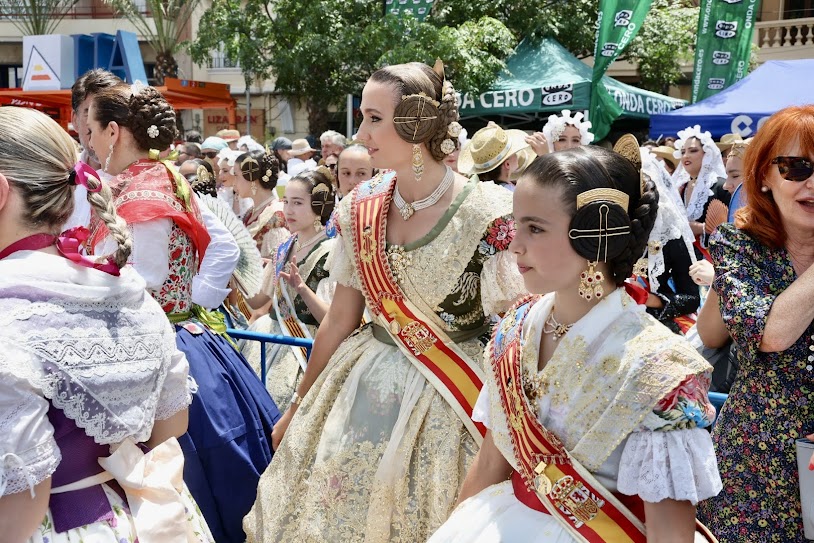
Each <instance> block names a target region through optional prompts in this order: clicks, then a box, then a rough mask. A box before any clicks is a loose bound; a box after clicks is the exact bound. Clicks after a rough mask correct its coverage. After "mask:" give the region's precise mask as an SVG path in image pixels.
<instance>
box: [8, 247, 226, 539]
mask: <svg viewBox="0 0 814 543" xmlns="http://www.w3.org/2000/svg"><path fill="white" fill-rule="evenodd" d="M77 246H78V245H77ZM42 247H44V245H40V246H38V247H37V246H34V247H30V250H20V251H17V252H13V254H10V255H9V256H5V257H3V256H0V497H3V496H9V495H10V494H15V493H18V492H25V493H26V494H28V493H29V492H33V490H34V486H35V485H37V484H39V483H41V482H43V481H44V480H45V479H47V478H48V477H51V496H50V499H49V504H48V505H49V508H48V513H47V515H46V516H45V518H44V519H43V521H42V523H41V524H40V526H39V527H38V528H37V529H36V531H35V532H34V534H33V536H32V537H31V539H29V541H30V542H32V543H70V542H78V541H86V542H99V543H101V542H109V543H125V542H129V543H133V542H135V541H138V540H139V539H140V540H141V541H158V540H159V539H160V540H161V541H166V542H168V543H169V542H173V543H189V542H192V541H207V542H208V541H214V540H213V538H212V535H211V534H210V532H209V529H208V528H207V525H206V522H205V521H204V520H203V517H202V515H201V514H200V511H199V510H198V509H197V506H196V505H195V502H194V500H193V499H192V497H191V496H190V495H189V492H188V491H187V490H186V488H185V486H184V484H183V453H182V452H181V448H180V447H179V445H178V441H177V440H176V439H175V438H171V439H169V440H167V441H165V442H164V443H162V444H160V445H158V446H157V447H156V448H155V449H153V450H152V451H150V450H148V449H147V448H146V446H144V445H141V444H142V443H143V442H145V441H147V440H148V439H149V437H150V434H151V433H152V431H153V424H154V421H156V420H163V419H168V418H170V417H172V416H173V415H174V414H176V413H177V412H179V411H181V410H183V409H186V407H187V406H188V405H189V404H190V402H191V401H192V393H193V391H194V389H195V383H194V381H193V380H191V379H188V378H187V372H188V369H189V366H188V365H187V360H186V358H185V357H184V355H183V354H182V353H181V352H179V351H178V349H177V347H176V345H175V333H174V331H173V329H172V327H171V326H170V324H169V323H168V322H167V320H166V319H165V318H164V317H163V312H162V311H161V308H160V307H159V306H158V304H157V303H156V302H155V301H154V300H153V299H152V297H150V295H149V294H147V292H146V290H145V284H144V280H143V279H142V278H141V277H140V276H139V275H138V274H137V273H136V272H135V271H134V270H133V269H132V268H129V267H126V268H124V269H123V270H121V275H120V276H119V277H115V276H114V275H111V274H109V273H106V272H105V271H100V270H98V269H89V268H88V267H82V266H81V265H79V264H75V263H73V262H71V261H69V260H68V259H67V258H63V257H62V256H57V255H52V254H47V253H43V252H39V251H35V250H33V249H36V248H42ZM4 252H5V253H6V254H8V251H4ZM73 256H74V257H76V258H77V259H79V258H80V257H79V254H78V252H77V253H74V255H73ZM143 472H144V473H148V474H150V475H149V476H147V477H144V478H143V477H142V475H141V474H142V473H143ZM5 535H7V534H2V535H0V539H2V540H4V541H6V539H5V538H4V536H5Z"/></svg>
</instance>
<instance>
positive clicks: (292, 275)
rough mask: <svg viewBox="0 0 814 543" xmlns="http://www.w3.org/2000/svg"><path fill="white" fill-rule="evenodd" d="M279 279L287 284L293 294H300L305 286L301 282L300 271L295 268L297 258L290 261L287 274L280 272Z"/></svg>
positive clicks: (303, 282)
mask: <svg viewBox="0 0 814 543" xmlns="http://www.w3.org/2000/svg"><path fill="white" fill-rule="evenodd" d="M280 277H281V278H282V279H283V281H285V282H286V283H288V286H290V287H291V288H292V289H294V292H297V293H299V292H301V291H302V288H303V287H305V286H306V284H305V281H303V280H302V276H301V275H300V269H299V268H298V267H297V257H294V258H292V259H291V262H290V263H289V269H288V272H287V273H286V272H284V271H281V272H280Z"/></svg>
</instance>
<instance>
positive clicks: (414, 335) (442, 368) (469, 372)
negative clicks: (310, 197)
mask: <svg viewBox="0 0 814 543" xmlns="http://www.w3.org/2000/svg"><path fill="white" fill-rule="evenodd" d="M394 175H395V174H393V173H392V172H388V173H387V174H384V175H380V176H379V177H378V178H376V179H374V180H372V181H370V182H369V184H368V183H366V184H364V185H362V186H360V187H358V188H357V190H355V191H354V192H353V203H352V205H351V221H350V222H351V230H352V232H351V233H350V234H351V239H352V240H353V247H354V258H355V260H356V266H357V269H358V270H359V275H360V278H361V282H362V292H363V293H364V295H365V298H366V300H367V304H368V307H369V308H370V310H371V312H372V313H373V315H374V320H375V321H376V322H378V323H379V324H380V325H381V326H382V327H383V328H385V329H386V330H388V332H389V334H390V335H391V336H392V338H393V340H394V341H395V343H396V345H397V346H398V347H399V349H401V351H402V352H403V353H404V354H405V355H406V356H407V357H408V358H409V359H410V361H411V362H413V364H414V365H415V366H416V368H417V369H418V370H419V371H420V372H421V373H422V374H423V375H424V377H425V378H426V379H427V380H428V381H429V382H430V383H431V384H432V385H433V386H434V387H435V389H436V390H437V391H438V392H439V393H440V394H441V395H442V396H443V397H444V399H445V400H446V401H447V402H448V403H449V405H450V406H452V408H453V409H454V410H455V411H456V413H457V414H458V416H460V417H461V420H462V421H463V423H464V425H465V426H466V428H467V429H468V430H469V432H470V433H471V434H472V436H473V437H474V439H475V441H476V442H477V443H478V444H480V443H481V441H482V440H483V436H484V435H485V434H486V428H485V427H484V426H483V425H482V424H480V423H477V422H474V421H473V420H472V409H473V408H474V406H475V402H476V401H477V399H478V394H479V393H480V389H481V387H482V386H483V373H482V370H481V368H480V367H479V366H478V365H477V364H476V363H475V362H473V361H472V360H470V359H469V357H468V356H467V355H466V354H464V352H463V351H461V349H460V348H459V347H458V346H457V345H456V344H455V342H453V341H452V340H451V339H450V338H449V337H448V336H447V334H445V333H444V332H443V331H442V330H440V329H438V328H437V327H436V326H434V325H433V324H432V323H431V321H430V320H429V319H428V318H426V317H424V315H422V313H421V312H420V311H419V310H418V309H417V308H416V307H415V306H414V305H413V304H412V303H410V301H409V300H407V298H406V297H405V296H404V293H403V292H402V291H401V288H400V287H399V286H398V283H397V282H396V280H395V278H394V276H393V272H392V270H391V269H390V264H389V262H388V260H387V254H386V253H385V246H386V242H385V223H386V220H387V210H388V208H389V205H390V199H391V192H392V190H393V187H394V186H395V182H394ZM377 181H378V183H377ZM381 183H384V185H381V186H377V185H379V184H381ZM370 185H372V186H373V189H374V190H373V191H372V194H371V193H369V192H370V190H369V189H370V188H371V187H370ZM363 188H365V189H367V190H366V191H365V192H362V191H360V190H359V189H363Z"/></svg>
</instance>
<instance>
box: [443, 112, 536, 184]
mask: <svg viewBox="0 0 814 543" xmlns="http://www.w3.org/2000/svg"><path fill="white" fill-rule="evenodd" d="M527 147H529V144H528V143H526V133H525V132H523V131H522V130H503V129H502V128H500V127H499V126H498V125H496V124H493V123H490V124H489V125H488V126H487V127H485V128H481V129H480V130H478V131H477V132H475V135H474V136H472V139H471V140H469V144H468V145H467V146H466V147H464V148H463V149H461V154H460V156H459V157H458V170H459V171H460V172H461V173H462V174H463V175H472V174H481V173H485V172H489V171H492V170H494V169H495V168H497V167H498V166H500V165H501V164H503V162H505V161H506V159H507V158H509V157H510V156H512V155H513V154H515V153H517V152H518V151H521V150H522V149H525V148H527ZM518 158H519V157H518Z"/></svg>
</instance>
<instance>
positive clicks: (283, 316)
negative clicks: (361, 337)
mask: <svg viewBox="0 0 814 543" xmlns="http://www.w3.org/2000/svg"><path fill="white" fill-rule="evenodd" d="M296 240H297V236H296V235H293V236H291V237H289V238H288V239H287V240H286V241H284V242H283V243H281V244H280V246H279V247H277V254H276V258H275V263H274V266H275V268H274V275H275V276H276V277H277V285H276V287H275V288H274V296H273V297H272V301H271V305H272V307H273V308H274V315H275V316H276V317H277V322H278V323H280V331H281V332H282V333H283V335H284V336H288V337H298V338H303V339H313V338H312V337H311V333H310V332H309V331H308V328H307V327H306V326H305V324H303V323H302V321H300V319H299V318H298V317H297V312H296V310H295V309H294V302H293V301H292V300H291V297H290V296H289V294H288V291H287V290H286V289H285V287H284V286H283V285H282V284H280V281H281V279H280V272H282V271H283V270H284V269H285V265H286V264H287V263H288V257H289V256H290V255H291V250H292V249H293V247H294V245H295V243H296ZM280 297H282V300H281V299H280ZM291 349H292V350H293V352H294V356H295V357H296V358H297V362H299V363H300V367H301V368H302V370H303V371H305V367H306V366H307V365H308V351H307V350H306V349H305V348H303V347H292V348H291Z"/></svg>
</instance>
